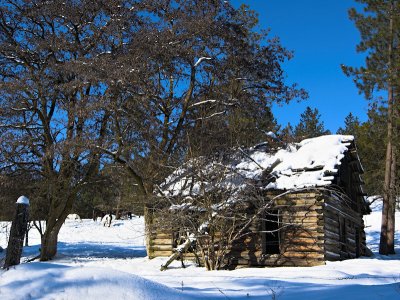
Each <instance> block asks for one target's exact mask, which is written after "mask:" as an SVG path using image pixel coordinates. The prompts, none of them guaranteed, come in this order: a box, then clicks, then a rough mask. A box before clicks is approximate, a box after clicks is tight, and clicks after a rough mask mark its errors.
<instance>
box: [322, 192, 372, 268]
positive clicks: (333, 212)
mask: <svg viewBox="0 0 400 300" xmlns="http://www.w3.org/2000/svg"><path fill="white" fill-rule="evenodd" d="M324 219H325V227H324V231H325V259H326V260H329V261H335V260H344V259H349V258H356V257H359V256H362V255H365V250H366V244H365V232H364V221H363V218H362V215H361V214H360V213H358V212H356V211H354V210H353V209H351V208H350V207H348V206H347V205H346V204H345V203H343V202H341V201H339V200H338V199H336V198H330V197H327V200H326V203H325V208H324Z"/></svg>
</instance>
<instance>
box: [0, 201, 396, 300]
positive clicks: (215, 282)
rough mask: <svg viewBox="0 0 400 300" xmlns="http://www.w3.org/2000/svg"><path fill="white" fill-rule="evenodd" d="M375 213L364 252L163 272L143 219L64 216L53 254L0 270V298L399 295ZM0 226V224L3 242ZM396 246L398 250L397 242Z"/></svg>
mask: <svg viewBox="0 0 400 300" xmlns="http://www.w3.org/2000/svg"><path fill="white" fill-rule="evenodd" d="M380 219H381V214H380V212H379V207H378V208H376V207H375V209H374V211H373V212H372V213H371V215H369V216H366V217H365V222H366V226H367V228H366V231H367V235H368V237H367V242H368V245H369V247H370V248H371V249H372V250H373V251H374V253H375V256H374V257H371V258H359V259H353V260H347V261H342V262H327V264H326V265H324V266H317V267H296V268H288V267H280V268H248V269H238V270H234V271H206V270H205V269H204V268H198V267H196V266H195V265H194V264H193V263H190V262H188V263H186V265H187V268H186V269H183V268H181V264H180V262H179V261H176V262H174V263H173V264H172V265H171V266H170V268H169V269H168V270H166V271H164V272H161V271H159V269H160V265H161V264H162V263H163V262H164V261H165V258H156V259H153V260H149V259H148V258H147V257H146V249H145V246H144V241H145V240H144V220H143V218H134V219H133V220H127V221H115V222H113V223H112V225H111V227H110V228H108V227H104V226H102V224H101V223H100V222H98V223H96V222H93V221H92V220H82V221H72V220H69V221H67V222H66V224H65V225H64V226H63V228H62V230H61V232H60V236H59V252H58V255H57V257H56V258H55V259H54V260H53V261H51V262H46V263H42V262H31V263H24V262H22V263H21V265H19V266H17V267H13V268H10V270H8V271H4V270H1V271H0V299H1V300H8V299H18V300H19V299H78V300H86V299H96V300H100V299H113V300H117V299H138V300H140V299H149V300H151V299H157V300H163V299H232V300H234V299H235V300H239V299H247V300H248V299H339V300H345V299H351V300H355V299H363V300H367V299H385V300H387V299H400V255H399V254H397V255H393V256H389V257H385V256H380V255H378V254H376V253H377V249H378V243H379V231H380ZM396 222H397V225H399V223H400V213H398V214H397V219H396ZM5 225H6V223H0V246H1V247H3V248H5V247H6V238H7V237H6V234H5V228H4V226H5ZM399 228H400V227H399V226H397V231H396V233H397V241H396V245H399V242H400V240H399V238H398V236H399V234H400V230H399ZM30 244H31V245H32V246H30V247H25V248H24V257H23V259H22V261H25V260H26V259H27V258H30V257H33V256H35V255H37V253H38V248H39V236H38V235H37V233H36V232H34V231H32V232H31V234H30ZM396 250H397V252H398V253H400V247H399V246H397V249H396ZM4 255H5V253H4V251H3V252H2V253H0V257H2V256H4Z"/></svg>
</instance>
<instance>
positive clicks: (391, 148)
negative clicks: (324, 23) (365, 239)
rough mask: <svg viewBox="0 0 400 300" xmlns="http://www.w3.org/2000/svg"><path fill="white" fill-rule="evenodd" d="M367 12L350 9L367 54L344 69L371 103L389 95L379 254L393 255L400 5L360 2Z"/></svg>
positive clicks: (385, 0) (390, 1)
mask: <svg viewBox="0 0 400 300" xmlns="http://www.w3.org/2000/svg"><path fill="white" fill-rule="evenodd" d="M357 2H359V3H361V4H364V13H359V12H357V11H356V9H354V8H353V9H350V11H349V16H350V19H351V20H353V21H354V23H355V25H356V27H357V29H358V30H359V31H360V34H361V42H360V44H359V45H358V46H357V51H358V52H365V53H366V54H367V57H366V62H365V63H366V64H365V66H363V67H360V68H353V67H345V66H343V70H344V72H345V74H346V75H348V76H352V77H353V78H354V82H355V83H356V85H357V87H358V88H359V90H360V92H362V93H364V94H365V96H366V98H367V99H369V100H372V99H373V97H374V96H375V94H374V93H375V92H376V91H378V92H383V91H386V92H387V128H386V134H385V135H386V158H385V180H384V186H383V208H382V227H381V239H380V245H379V253H380V254H384V255H387V254H393V253H395V251H394V231H395V229H394V228H395V227H394V223H395V205H396V185H397V183H396V173H397V170H396V167H397V162H396V152H397V149H396V148H397V145H396V144H397V143H398V141H397V140H398V126H399V113H398V111H399V100H398V97H399V91H400V89H399V88H400V86H399V84H398V82H399V78H398V76H399V63H400V48H399V47H398V44H399V40H400V16H399V14H400V13H399V12H400V3H399V2H398V1H394V0H381V1H376V0H357Z"/></svg>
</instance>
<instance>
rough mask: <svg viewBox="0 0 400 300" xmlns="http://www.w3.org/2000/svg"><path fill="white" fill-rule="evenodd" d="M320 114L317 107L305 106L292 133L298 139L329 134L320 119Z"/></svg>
mask: <svg viewBox="0 0 400 300" xmlns="http://www.w3.org/2000/svg"><path fill="white" fill-rule="evenodd" d="M320 118H321V115H320V113H319V111H318V109H316V108H315V109H314V110H313V109H311V107H309V106H307V108H306V110H305V111H304V112H303V113H302V114H301V115H300V122H299V124H298V125H297V126H296V127H295V129H294V135H295V137H296V138H297V139H298V140H302V139H308V138H312V137H317V136H320V135H325V134H330V131H329V130H326V129H325V127H324V122H322V121H321V120H320Z"/></svg>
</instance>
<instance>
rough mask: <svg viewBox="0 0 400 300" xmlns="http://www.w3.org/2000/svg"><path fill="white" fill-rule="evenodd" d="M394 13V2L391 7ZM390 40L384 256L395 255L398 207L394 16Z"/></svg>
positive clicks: (391, 23) (382, 244)
mask: <svg viewBox="0 0 400 300" xmlns="http://www.w3.org/2000/svg"><path fill="white" fill-rule="evenodd" d="M391 10H392V11H393V2H392V6H391ZM389 27H390V28H389V31H390V40H389V48H388V54H389V55H388V67H389V74H388V77H389V78H388V116H387V118H388V123H387V146H386V159H385V182H384V187H383V207H382V225H381V239H380V243H379V253H380V254H383V255H388V254H394V253H395V251H394V231H395V227H394V226H395V221H394V220H395V207H396V206H395V205H396V156H395V151H396V146H395V135H396V132H395V127H396V126H395V124H396V121H397V119H396V117H397V113H396V112H395V110H396V100H395V96H394V86H393V84H394V83H395V80H394V76H393V74H394V72H393V43H394V35H393V16H391V17H390V23H389Z"/></svg>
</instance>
